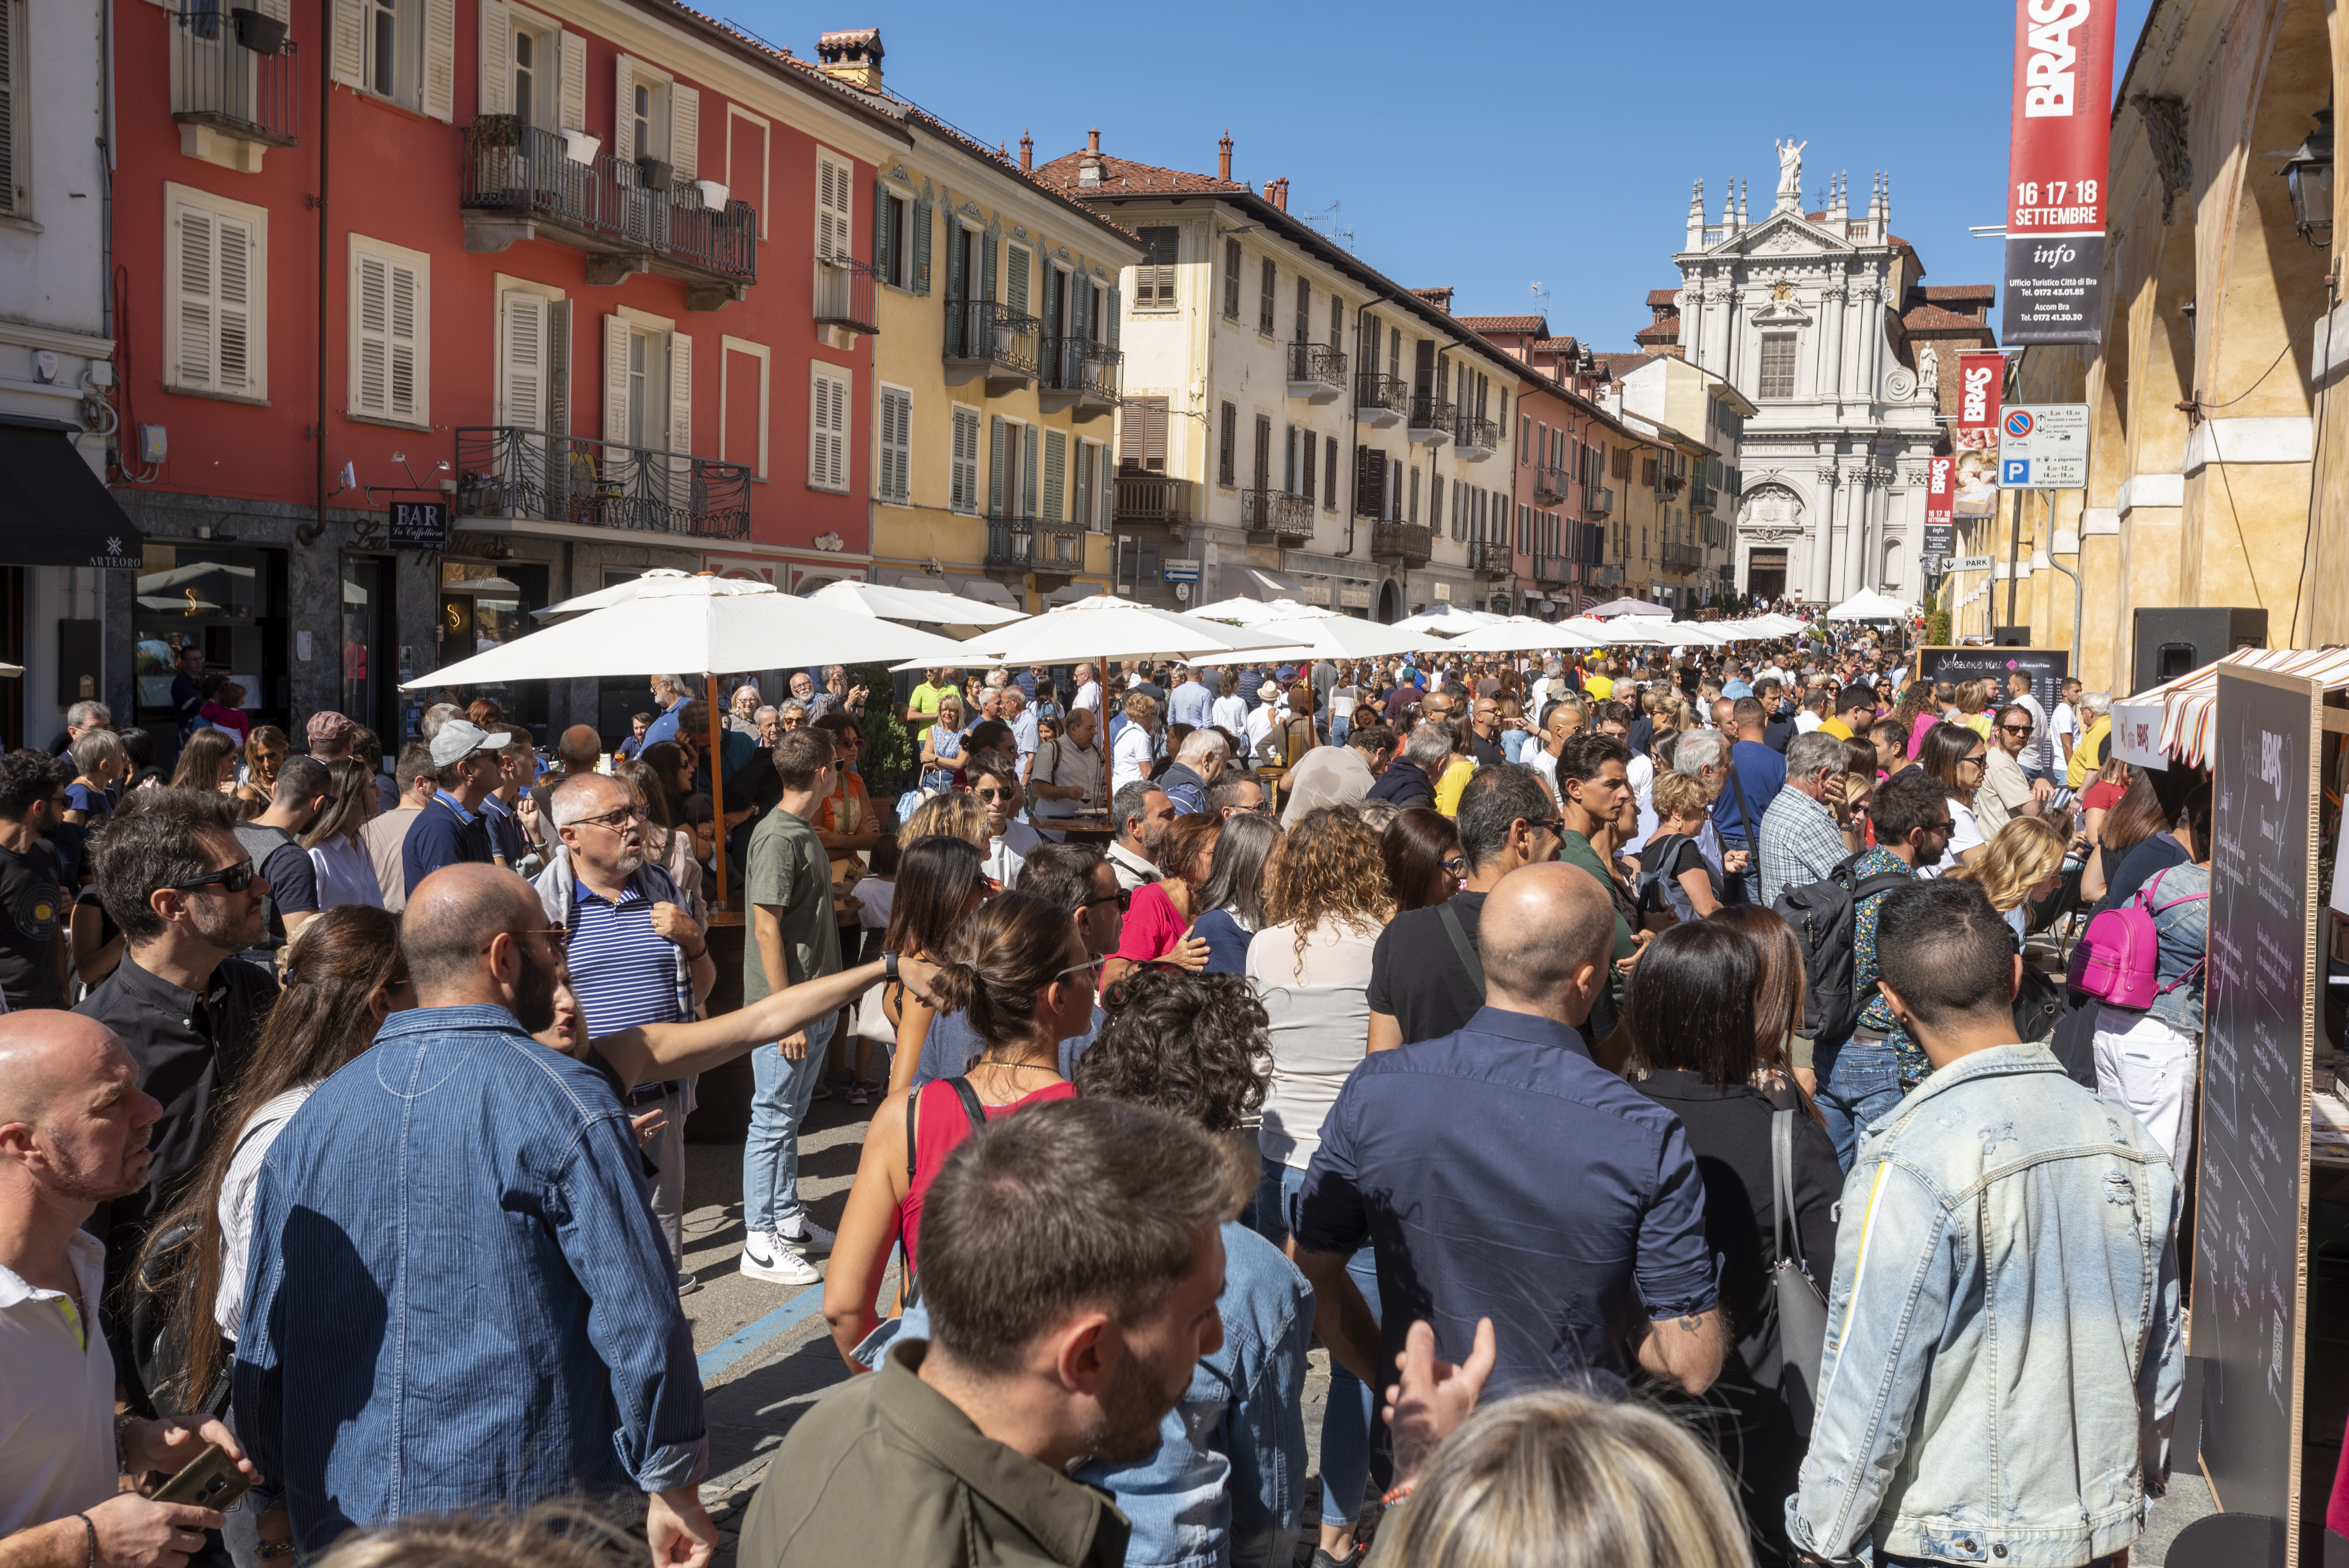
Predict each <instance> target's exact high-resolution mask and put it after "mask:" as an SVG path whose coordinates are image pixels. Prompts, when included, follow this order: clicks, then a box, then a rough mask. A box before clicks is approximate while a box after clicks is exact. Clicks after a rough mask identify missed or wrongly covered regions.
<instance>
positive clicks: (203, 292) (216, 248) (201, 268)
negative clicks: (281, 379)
mask: <svg viewBox="0 0 2349 1568" xmlns="http://www.w3.org/2000/svg"><path fill="white" fill-rule="evenodd" d="M163 201H164V207H165V211H167V213H168V214H169V219H168V228H167V233H168V237H169V243H170V245H171V261H170V265H169V267H168V270H167V273H166V276H165V283H164V304H163V312H164V320H165V323H166V325H165V327H164V344H165V349H164V369H163V384H164V385H165V386H166V387H171V389H172V390H173V391H175V392H203V393H212V394H214V395H217V396H223V397H250V398H261V397H268V396H269V334H268V323H269V317H268V311H267V307H266V302H267V300H268V298H269V213H268V212H267V211H266V210H265V209H263V208H260V207H253V206H248V205H246V204H245V203H244V202H242V201H229V200H227V199H226V198H225V197H220V196H214V195H212V194H211V193H210V192H208V191H196V190H192V189H191V188H190V187H188V186H185V185H176V184H167V185H165V186H164V187H163Z"/></svg>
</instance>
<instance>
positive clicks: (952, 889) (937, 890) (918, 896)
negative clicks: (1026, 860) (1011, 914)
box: [881, 833, 987, 1094]
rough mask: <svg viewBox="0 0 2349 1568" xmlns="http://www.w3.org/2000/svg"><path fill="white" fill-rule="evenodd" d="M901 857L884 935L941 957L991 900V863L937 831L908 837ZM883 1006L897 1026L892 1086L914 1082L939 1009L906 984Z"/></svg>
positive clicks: (888, 989)
mask: <svg viewBox="0 0 2349 1568" xmlns="http://www.w3.org/2000/svg"><path fill="white" fill-rule="evenodd" d="M904 842H905V850H904V851H903V852H902V853H901V854H900V855H899V856H898V858H897V891H896V892H895V893H894V894H893V895H892V896H891V898H890V901H889V925H888V930H887V932H886V933H885V934H884V935H883V937H882V938H881V945H882V947H883V948H884V949H885V951H887V952H891V953H899V954H911V955H912V956H914V957H916V958H926V959H931V960H933V961H936V959H938V958H939V957H940V956H941V955H943V954H947V953H948V952H950V951H952V949H953V946H954V938H955V933H956V932H957V931H958V930H960V929H961V927H962V926H963V924H964V923H965V922H967V921H968V920H969V919H970V918H971V916H972V915H974V914H976V913H978V909H979V906H980V905H981V904H983V903H986V902H987V867H986V862H985V861H984V860H983V859H982V858H981V856H980V854H979V852H978V848H977V847H976V846H974V845H973V844H972V843H971V842H970V841H968V839H962V838H954V837H948V836H947V835H944V834H938V833H933V834H931V835H929V836H927V837H926V838H907V839H905V841H904ZM881 1010H882V1013H883V1015H884V1016H886V1017H887V1018H888V1020H889V1022H890V1024H891V1025H892V1026H894V1027H895V1029H896V1031H897V1043H896V1046H895V1053H896V1054H895V1056H894V1057H891V1058H890V1063H889V1090H888V1092H890V1093H891V1094H898V1093H902V1092H903V1091H905V1089H907V1088H911V1087H912V1086H913V1082H914V1068H915V1065H916V1063H918V1062H919V1061H920V1060H921V1059H922V1045H923V1042H924V1041H926V1040H927V1039H928V1038H929V1034H930V1024H931V1022H932V1020H933V1019H935V1018H936V1016H937V1015H936V1011H935V1010H934V1009H933V1008H932V1007H931V1006H929V1005H928V1004H927V1003H926V1002H924V1001H923V1000H922V999H921V998H920V997H919V996H916V995H914V994H913V993H912V992H910V991H908V990H906V989H905V987H904V986H902V985H890V986H885V987H884V988H883V990H882V993H881Z"/></svg>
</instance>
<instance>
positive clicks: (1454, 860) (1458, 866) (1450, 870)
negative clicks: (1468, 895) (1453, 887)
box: [1443, 855, 1468, 877]
mask: <svg viewBox="0 0 2349 1568" xmlns="http://www.w3.org/2000/svg"><path fill="white" fill-rule="evenodd" d="M1443 866H1444V875H1446V876H1454V877H1456V876H1462V875H1464V874H1465V873H1466V872H1467V870H1468V862H1467V861H1465V860H1463V859H1462V858H1461V857H1460V856H1458V855H1446V856H1445V857H1444V861H1443Z"/></svg>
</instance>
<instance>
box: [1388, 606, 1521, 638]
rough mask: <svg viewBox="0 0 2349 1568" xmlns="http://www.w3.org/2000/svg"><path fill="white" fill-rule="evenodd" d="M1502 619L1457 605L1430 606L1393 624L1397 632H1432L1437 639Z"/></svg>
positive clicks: (1486, 612) (1482, 611)
mask: <svg viewBox="0 0 2349 1568" xmlns="http://www.w3.org/2000/svg"><path fill="white" fill-rule="evenodd" d="M1501 618H1502V617H1500V616H1498V615H1495V614H1493V613H1492V612H1491V611H1489V610H1464V609H1462V608H1461V607H1460V606H1459V605H1457V604H1431V605H1429V606H1428V607H1427V608H1426V609H1424V610H1422V611H1421V612H1420V613H1419V614H1416V615H1406V616H1404V617H1403V618H1402V620H1400V621H1397V622H1395V623H1394V624H1395V627H1396V629H1397V630H1399V631H1408V632H1433V633H1434V634H1436V635H1437V636H1439V637H1457V636H1460V635H1463V634H1465V633H1468V632H1473V631H1475V629H1476V628H1477V627H1479V626H1490V625H1493V624H1495V623H1497V622H1498V621H1500V620H1501Z"/></svg>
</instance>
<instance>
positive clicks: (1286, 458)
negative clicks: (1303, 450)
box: [1280, 425, 1298, 495]
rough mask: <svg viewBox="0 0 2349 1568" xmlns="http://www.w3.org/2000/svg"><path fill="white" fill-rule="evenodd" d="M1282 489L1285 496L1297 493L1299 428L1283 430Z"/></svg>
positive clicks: (1281, 457) (1291, 427)
mask: <svg viewBox="0 0 2349 1568" xmlns="http://www.w3.org/2000/svg"><path fill="white" fill-rule="evenodd" d="M1281 436H1282V440H1281V454H1280V488H1281V490H1282V492H1283V493H1284V494H1288V495H1295V494H1296V493H1297V488H1298V487H1297V436H1298V430H1297V427H1296V426H1294V425H1285V426H1283V427H1282V428H1281Z"/></svg>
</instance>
